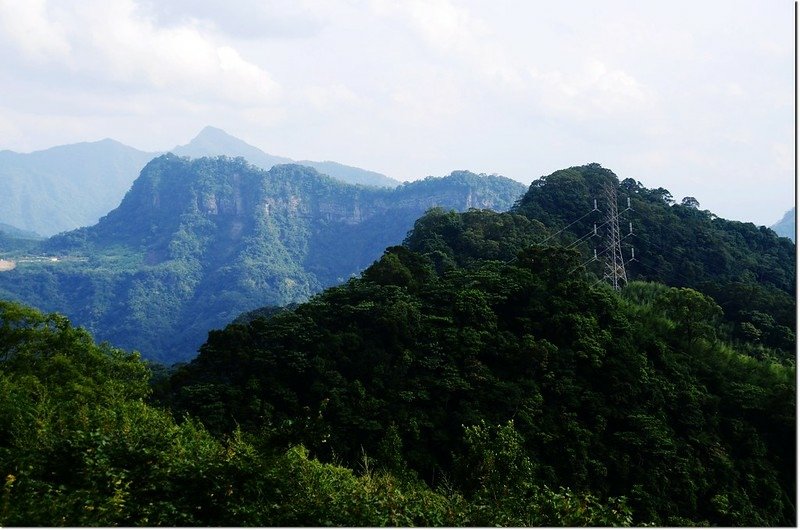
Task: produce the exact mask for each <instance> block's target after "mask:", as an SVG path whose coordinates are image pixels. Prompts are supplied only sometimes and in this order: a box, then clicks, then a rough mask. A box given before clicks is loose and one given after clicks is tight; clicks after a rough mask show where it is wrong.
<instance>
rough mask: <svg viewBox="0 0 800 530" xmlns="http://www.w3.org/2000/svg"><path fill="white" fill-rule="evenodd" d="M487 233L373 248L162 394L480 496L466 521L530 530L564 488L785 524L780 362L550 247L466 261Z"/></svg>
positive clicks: (674, 298) (662, 293) (191, 407)
mask: <svg viewBox="0 0 800 530" xmlns="http://www.w3.org/2000/svg"><path fill="white" fill-rule="evenodd" d="M476 215H478V214H477V213H471V214H466V215H465V216H464V217H470V216H473V217H474V216H476ZM486 217H491V215H489V214H487V215H486ZM500 217H502V218H503V221H502V223H503V224H505V225H506V226H508V225H515V224H516V225H517V226H522V225H524V224H525V221H523V220H521V218H518V217H514V216H512V215H503V216H500ZM470 224H471V225H472V226H474V225H475V224H476V223H475V222H474V220H473V221H470ZM415 236H416V233H415V234H412V236H411V238H410V239H415ZM492 239H493V238H492V237H491V236H490V237H488V238H484V237H482V236H479V235H476V236H475V237H474V241H473V243H472V245H470V249H469V250H468V252H471V253H472V254H473V256H472V257H463V256H461V252H460V251H456V252H454V256H453V262H454V263H469V264H468V265H465V266H459V265H456V266H454V267H451V268H449V269H448V270H445V271H437V270H436V266H435V263H434V262H433V261H431V260H429V259H428V258H426V257H425V256H422V255H420V254H417V253H414V252H411V251H409V250H408V249H406V248H404V247H395V248H390V249H388V250H387V251H386V253H385V254H384V256H383V257H382V258H381V259H380V260H379V261H378V262H376V263H375V264H373V265H372V266H371V267H370V268H369V269H367V270H366V271H365V272H364V274H363V275H362V277H361V278H359V279H353V280H351V281H349V282H348V283H347V284H345V285H343V286H339V287H335V288H331V289H329V290H327V291H325V292H324V293H322V294H321V295H319V296H316V297H314V298H313V299H312V300H310V301H309V302H307V303H305V304H301V305H300V306H299V307H297V308H295V309H293V310H285V311H280V312H276V313H272V314H271V315H267V316H266V317H263V318H259V317H256V318H254V319H252V320H250V321H249V322H246V323H237V324H231V325H229V326H228V327H227V328H226V329H224V330H222V331H216V332H212V333H210V334H209V340H208V342H207V343H206V344H205V345H204V346H203V347H202V349H201V353H200V355H199V356H198V357H197V358H196V359H194V360H193V361H192V362H191V363H189V364H188V365H186V366H184V367H181V368H179V369H178V370H177V372H176V373H175V374H174V376H173V377H172V380H171V384H172V388H171V392H170V393H169V396H168V399H167V402H169V403H171V404H172V406H173V407H175V409H176V410H178V411H185V412H187V413H189V414H191V415H192V416H194V417H197V418H200V419H201V420H202V422H203V424H204V425H206V426H208V427H209V428H210V429H211V430H212V431H213V432H216V433H217V434H218V435H224V434H225V433H229V432H231V431H232V430H234V429H236V428H240V429H242V430H244V431H245V432H252V433H259V435H260V436H267V437H269V439H270V440H271V441H272V443H273V444H275V445H276V446H277V447H282V446H286V445H290V444H292V443H297V442H298V441H300V442H302V443H303V444H304V445H305V446H306V447H308V448H309V449H310V450H311V452H312V453H311V454H312V455H316V456H318V457H320V458H322V459H324V460H333V461H336V462H343V463H344V464H345V465H357V463H358V462H367V460H366V459H367V457H366V456H364V455H369V458H370V459H371V460H369V462H370V465H372V466H374V467H375V468H378V469H389V470H398V472H399V470H405V472H408V470H411V471H412V472H413V473H415V474H416V475H417V476H419V477H420V478H423V479H424V480H425V481H426V482H427V483H428V484H442V483H446V484H447V487H446V488H447V491H457V492H460V493H461V494H462V495H464V497H465V498H467V499H470V500H475V499H480V502H483V503H485V504H484V506H485V509H486V510H487V512H486V513H487V517H486V518H485V519H482V518H478V519H477V521H474V522H477V524H478V525H479V526H488V525H490V524H498V521H497V520H496V519H492V518H491V517H490V516H488V514H489V512H491V511H492V510H501V511H502V512H503V513H506V514H508V517H509V518H508V519H507V520H506V522H505V524H508V525H511V526H514V525H526V524H536V523H532V522H530V521H527V520H526V519H525V516H524V513H525V510H524V508H523V506H524V505H525V504H526V502H528V501H526V499H528V500H529V499H532V498H534V497H535V494H534V492H535V491H536V489H537V488H548V489H549V490H550V491H555V490H557V489H558V488H562V487H565V488H569V489H570V490H571V491H576V492H584V493H586V494H589V495H592V496H595V497H597V498H600V499H604V498H607V497H609V496H615V497H616V496H624V497H625V498H626V499H627V502H628V503H629V505H630V506H631V508H632V510H633V512H632V515H633V520H634V521H638V522H651V523H655V524H656V525H666V526H684V525H702V526H706V525H723V526H738V525H744V526H748V525H753V526H762V525H767V526H770V525H778V526H780V525H792V524H794V521H795V512H794V505H793V499H794V498H795V486H794V477H795V456H794V452H795V434H794V433H795V430H794V429H795V427H794V425H795V387H794V377H795V375H794V368H793V366H791V365H784V364H780V363H775V362H772V361H760V360H756V359H754V358H752V357H750V356H748V355H745V354H744V353H743V352H742V351H740V350H737V348H736V347H734V346H732V345H731V344H729V343H727V342H725V341H723V340H720V339H721V337H723V336H724V335H725V329H724V326H720V321H719V317H720V314H721V309H720V308H719V307H718V306H717V304H716V303H715V302H714V301H713V300H712V299H711V298H709V297H707V296H704V295H702V294H701V293H699V292H697V291H694V290H692V289H685V288H682V289H678V288H668V287H666V286H663V285H660V284H646V283H633V284H631V285H630V286H629V287H627V288H626V289H625V290H624V291H622V293H621V294H618V293H616V292H614V291H612V290H611V289H610V288H609V287H608V286H606V285H605V284H596V285H595V284H594V280H593V279H587V278H585V276H584V275H582V274H577V275H576V274H570V271H571V270H573V269H575V268H577V267H579V266H580V263H581V259H580V256H579V255H578V253H577V252H576V251H566V250H564V249H558V248H545V249H542V248H536V247H532V248H530V249H528V250H526V251H524V252H522V253H520V254H519V255H518V256H517V257H516V258H515V259H513V260H511V261H510V262H508V263H503V262H499V261H487V260H481V259H475V256H476V255H477V253H476V252H475V249H476V248H477V247H478V246H480V245H481V244H482V243H485V244H486V248H488V249H489V250H490V252H493V251H494V249H493V245H492V244H491V241H492ZM433 243H434V244H435V242H433ZM476 443H477V444H478V445H477V447H478V448H479V449H478V450H477V451H476V445H475V444H476ZM365 465H366V464H365ZM506 510H507V511H506ZM587 511H591V510H590V509H588V508H587ZM499 524H503V523H499ZM608 524H612V525H613V524H614V523H608Z"/></svg>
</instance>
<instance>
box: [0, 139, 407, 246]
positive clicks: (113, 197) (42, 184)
mask: <svg viewBox="0 0 800 530" xmlns="http://www.w3.org/2000/svg"><path fill="white" fill-rule="evenodd" d="M173 152H174V153H175V154H178V155H181V156H191V157H194V158H201V157H204V156H219V155H228V156H231V157H238V156H242V157H244V158H246V159H247V160H248V161H249V162H250V163H252V164H254V165H256V166H258V167H261V168H262V169H266V170H268V169H270V168H272V166H273V165H276V164H286V163H293V162H294V161H293V160H292V159H290V158H286V157H281V156H273V155H269V154H267V153H265V152H264V151H262V150H261V149H258V148H257V147H254V146H252V145H249V144H247V143H246V142H244V141H242V140H240V139H238V138H235V137H233V136H231V135H229V134H227V133H225V132H224V131H222V130H220V129H217V128H214V127H206V128H205V129H203V130H202V131H201V132H200V133H199V134H198V135H197V136H196V137H195V138H193V139H192V140H191V141H190V142H189V143H188V144H186V145H179V146H176V147H175V148H174V149H173ZM160 154H161V153H159V152H146V151H141V150H139V149H135V148H133V147H129V146H127V145H124V144H122V143H120V142H118V141H116V140H111V139H105V140H100V141H97V142H81V143H76V144H69V145H62V146H57V147H51V148H49V149H44V150H41V151H35V152H33V153H16V152H13V151H8V150H5V151H0V197H3V208H0V223H7V224H9V225H12V226H15V227H17V228H19V229H21V230H25V231H33V232H36V233H39V234H42V235H43V236H51V235H54V234H57V233H59V232H63V231H66V230H73V229H75V228H78V227H82V226H89V225H92V224H94V223H96V222H97V220H98V219H99V218H100V217H101V216H103V215H105V214H106V213H108V212H109V211H110V210H111V209H113V208H115V207H116V206H117V205H118V204H119V202H120V200H121V199H122V197H123V196H124V195H125V192H126V191H127V190H128V189H130V186H131V184H132V183H133V181H134V180H135V179H136V177H137V176H138V175H139V173H140V172H141V170H142V168H143V167H144V166H145V164H147V162H149V161H150V160H151V159H153V158H154V157H156V156H159V155H160ZM300 164H302V165H306V166H310V167H314V168H317V169H318V170H319V171H320V172H321V173H324V174H327V175H329V176H331V177H333V178H335V179H337V180H340V181H343V182H348V183H351V184H365V185H371V186H379V187H389V188H394V187H396V186H397V185H398V184H400V183H399V182H397V181H396V180H394V179H390V178H389V177H387V176H385V175H382V174H380V173H377V172H374V171H368V170H365V169H361V168H357V167H353V166H347V165H344V164H339V163H337V162H330V161H326V162H314V161H311V160H305V161H302V162H300Z"/></svg>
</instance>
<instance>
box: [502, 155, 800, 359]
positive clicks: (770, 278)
mask: <svg viewBox="0 0 800 530" xmlns="http://www.w3.org/2000/svg"><path fill="white" fill-rule="evenodd" d="M607 183H610V184H611V185H612V186H613V187H614V188H615V189H616V192H617V197H618V203H619V210H620V212H621V213H620V230H621V234H622V235H623V236H624V237H623V245H622V246H623V254H624V257H625V259H626V260H628V261H629V263H628V266H627V272H628V277H629V278H631V279H640V280H648V281H657V282H661V283H664V284H667V285H672V286H683V287H691V288H694V289H697V290H699V291H701V292H703V293H705V294H708V295H710V296H713V297H714V298H715V300H717V302H718V303H719V304H720V306H722V308H723V310H724V311H725V316H726V318H727V319H728V321H729V322H731V323H732V324H733V325H734V326H736V330H735V331H736V333H737V334H738V336H739V337H740V338H742V339H748V340H750V339H752V340H754V341H755V342H758V343H763V344H765V345H767V346H768V347H773V348H779V349H782V350H784V351H785V352H786V355H787V356H789V357H794V353H793V352H794V345H795V314H796V302H795V299H796V280H797V278H796V271H795V263H796V257H795V245H794V244H793V243H792V242H791V241H789V240H788V239H786V238H782V237H779V236H778V235H777V234H775V232H773V231H772V230H770V229H769V228H766V227H763V226H762V227H756V226H755V225H754V224H752V223H742V222H738V221H729V220H726V219H722V218H719V217H717V216H715V215H714V214H713V213H712V212H709V211H707V210H701V209H700V208H699V204H698V203H697V201H696V200H695V199H693V198H692V197H685V198H683V199H682V200H680V201H679V202H678V201H675V200H674V199H673V197H672V195H671V194H670V193H669V191H668V190H666V189H664V188H658V189H648V188H645V187H644V186H642V185H641V183H639V182H637V181H635V180H633V179H630V178H627V179H623V180H622V181H620V180H619V179H618V178H617V176H616V175H615V174H614V173H613V172H611V171H610V170H608V169H605V168H603V167H602V166H600V165H599V164H588V165H585V166H577V167H572V168H569V169H564V170H560V171H556V172H555V173H553V174H551V175H548V176H546V177H542V178H540V179H538V180H535V181H534V182H533V183H532V184H531V186H530V188H529V190H528V192H527V193H526V194H525V195H524V196H523V197H522V198H521V199H520V200H519V201H518V203H517V204H516V205H515V206H514V208H513V209H512V210H511V211H512V212H513V213H516V214H520V215H523V216H525V217H527V218H528V219H535V220H538V221H541V222H542V223H544V224H545V225H546V226H548V228H550V230H551V233H557V234H558V235H556V236H554V237H553V238H552V239H549V240H548V244H564V245H565V246H570V247H572V248H576V249H579V250H581V254H582V256H583V257H584V260H585V261H586V264H587V267H588V268H589V270H591V271H594V272H595V273H597V274H599V275H600V276H601V277H602V274H603V273H602V267H603V261H602V255H601V256H600V259H599V260H598V261H594V262H591V261H588V260H591V258H592V255H593V254H592V253H593V251H594V249H597V252H598V253H599V254H602V251H603V250H604V248H605V247H606V244H607V243H606V241H605V240H604V236H605V230H607V227H605V226H604V224H605V220H606V214H605V213H604V211H603V210H604V208H606V206H605V204H604V201H605V199H604V198H603V187H604V185H606V184H607ZM595 199H596V200H597V205H598V211H595V212H592V209H593V207H594V204H595V203H594V201H595ZM628 200H630V210H627V204H628ZM628 223H630V224H631V225H632V228H633V233H632V234H631V235H630V236H627V233H628V231H629V228H630V227H629V225H628ZM595 225H596V226H598V227H599V231H598V236H596V237H595V236H593V235H592V233H593V230H594V226H595ZM539 241H542V240H541V239H540V240H539ZM631 247H633V248H634V250H635V260H629V258H630V256H631V253H630V252H631V251H630V248H631ZM517 248H520V247H517Z"/></svg>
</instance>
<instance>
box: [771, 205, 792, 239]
mask: <svg viewBox="0 0 800 530" xmlns="http://www.w3.org/2000/svg"><path fill="white" fill-rule="evenodd" d="M795 215H796V213H795V208H792V209H791V210H789V211H788V212H786V213H785V214H784V215H783V217H782V218H781V220H780V221H778V222H777V223H775V224H774V225H772V226H771V227H770V228H772V229H773V230H774V231H775V233H776V234H778V235H779V236H782V237H788V238H789V239H791V240H792V241H795V226H794V225H795Z"/></svg>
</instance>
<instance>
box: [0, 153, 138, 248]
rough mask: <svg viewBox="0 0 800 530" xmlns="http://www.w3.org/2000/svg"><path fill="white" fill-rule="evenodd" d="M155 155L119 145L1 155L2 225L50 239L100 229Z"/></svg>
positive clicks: (0, 195)
mask: <svg viewBox="0 0 800 530" xmlns="http://www.w3.org/2000/svg"><path fill="white" fill-rule="evenodd" d="M153 156H154V154H153V153H146V152H144V151H139V150H138V149H134V148H132V147H128V146H126V145H123V144H121V143H119V142H115V141H114V140H101V141H99V142H88V143H79V144H73V145H64V146H60V147H52V148H50V149H46V150H44V151H36V152H33V153H29V154H22V153H15V152H12V151H0V197H3V207H2V208H0V222H2V223H8V224H10V225H13V226H15V227H17V228H19V229H22V230H26V231H33V232H37V233H39V234H42V235H45V236H50V235H53V234H56V233H58V232H62V231H64V230H71V229H73V228H76V227H79V226H88V225H91V224H94V223H96V222H97V220H98V219H99V218H100V217H101V216H102V215H105V214H106V213H108V210H109V208H112V207H113V206H114V205H115V204H119V201H120V200H121V199H122V197H123V195H125V192H126V191H127V190H128V188H130V185H131V182H133V180H134V179H135V178H136V175H138V174H139V172H140V171H141V170H142V168H143V167H144V165H145V164H146V163H147V162H148V161H149V160H150V159H151V158H153Z"/></svg>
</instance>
